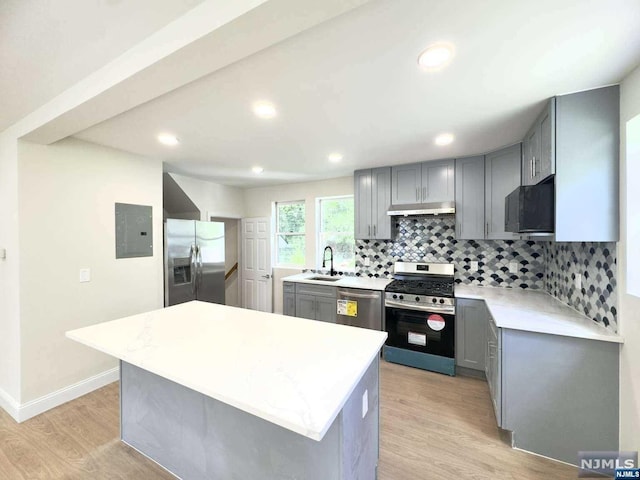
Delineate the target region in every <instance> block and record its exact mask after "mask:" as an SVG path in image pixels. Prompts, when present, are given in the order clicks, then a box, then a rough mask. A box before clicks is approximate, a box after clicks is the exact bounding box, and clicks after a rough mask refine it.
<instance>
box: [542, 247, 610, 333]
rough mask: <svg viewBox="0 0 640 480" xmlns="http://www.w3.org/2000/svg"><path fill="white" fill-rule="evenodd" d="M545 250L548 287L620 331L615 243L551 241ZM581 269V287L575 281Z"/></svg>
mask: <svg viewBox="0 0 640 480" xmlns="http://www.w3.org/2000/svg"><path fill="white" fill-rule="evenodd" d="M545 250H546V251H545V257H546V259H547V261H546V263H547V269H546V276H545V282H546V287H545V288H546V289H547V291H548V292H549V293H550V294H551V295H553V296H554V297H556V298H557V299H559V300H560V301H562V302H564V303H566V304H568V305H570V306H572V307H573V308H575V309H576V310H578V311H579V312H581V313H584V314H585V315H586V316H587V317H589V318H592V319H593V320H594V321H596V322H598V323H602V324H603V325H605V326H606V327H608V328H611V329H612V330H614V331H616V332H617V330H618V324H617V316H618V312H617V290H616V288H617V281H616V275H617V263H618V262H617V252H616V244H615V243H584V242H582V243H577V242H576V243H559V242H549V243H547V244H546V245H545ZM578 273H579V274H580V275H582V288H580V289H577V288H576V284H575V279H576V274H578Z"/></svg>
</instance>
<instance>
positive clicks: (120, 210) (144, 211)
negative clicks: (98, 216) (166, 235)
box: [116, 203, 153, 258]
mask: <svg viewBox="0 0 640 480" xmlns="http://www.w3.org/2000/svg"><path fill="white" fill-rule="evenodd" d="M151 256H153V209H152V207H150V206H147V205H132V204H129V203H116V258H134V257H151Z"/></svg>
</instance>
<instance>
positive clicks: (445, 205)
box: [387, 202, 456, 217]
mask: <svg viewBox="0 0 640 480" xmlns="http://www.w3.org/2000/svg"><path fill="white" fill-rule="evenodd" d="M452 213H456V204H455V202H436V203H411V204H408V205H391V206H390V207H389V210H388V211H387V215H390V216H404V217H408V216H409V215H447V214H452Z"/></svg>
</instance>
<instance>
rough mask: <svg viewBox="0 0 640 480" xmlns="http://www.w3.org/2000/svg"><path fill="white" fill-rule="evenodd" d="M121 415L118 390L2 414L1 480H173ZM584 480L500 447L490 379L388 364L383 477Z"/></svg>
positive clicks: (388, 479)
mask: <svg viewBox="0 0 640 480" xmlns="http://www.w3.org/2000/svg"><path fill="white" fill-rule="evenodd" d="M118 409H119V402H118V386H117V384H115V383H114V384H112V385H109V386H107V387H104V388H102V389H100V390H97V391H95V392H93V393H91V394H89V395H86V396H84V397H82V398H80V399H78V400H74V401H73V402H69V403H67V404H65V405H62V406H60V407H58V408H55V409H53V410H51V411H49V412H46V413H44V414H42V415H39V416H38V417H35V418H32V419H31V420H28V421H26V422H24V423H22V424H19V425H18V424H16V423H15V422H14V421H13V420H12V419H11V417H9V416H8V415H7V414H6V413H5V412H4V411H2V410H0V479H2V480H5V479H6V480H20V479H65V480H71V479H92V480H93V479H96V480H97V479H131V480H134V479H135V480H147V479H173V478H174V477H173V476H172V475H170V474H168V473H167V472H165V471H164V470H162V469H161V468H160V467H158V466H157V465H155V464H154V463H153V462H151V461H150V460H147V459H146V458H145V457H143V456H142V455H140V454H139V453H137V452H136V451H134V450H132V449H131V448H129V447H127V446H126V445H124V444H122V443H121V442H120V441H119V439H118V438H119V437H118V435H119V417H118V416H119V410H118ZM576 477H577V469H575V468H572V467H569V466H566V465H563V464H560V463H557V462H553V461H551V460H546V459H544V458H540V457H536V456H533V455H530V454H527V453H524V452H519V451H516V450H512V449H511V448H509V447H508V446H507V445H506V444H504V443H502V442H501V441H500V439H499V436H498V430H497V428H496V426H495V418H494V416H493V410H492V406H491V401H490V399H489V391H488V388H487V384H486V382H484V381H482V380H477V379H473V378H467V377H448V376H445V375H440V374H436V373H431V372H425V371H422V370H417V369H413V368H409V367H404V366H401V365H394V364H390V363H386V362H384V361H383V362H381V445H380V466H379V479H380V480H431V479H433V480H440V479H442V480H444V479H447V480H449V479H452V478H461V479H491V480H503V479H504V480H511V479H513V480H516V479H518V480H534V479H535V480H554V479H563V480H564V479H575V478H576ZM247 480H253V479H247ZM327 480H329V479H327Z"/></svg>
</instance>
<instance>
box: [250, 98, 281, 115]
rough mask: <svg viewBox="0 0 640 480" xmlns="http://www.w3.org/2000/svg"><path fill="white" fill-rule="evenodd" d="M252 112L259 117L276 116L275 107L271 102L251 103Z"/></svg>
mask: <svg viewBox="0 0 640 480" xmlns="http://www.w3.org/2000/svg"><path fill="white" fill-rule="evenodd" d="M253 113H255V114H256V115H257V116H258V117H260V118H273V117H275V116H276V114H277V112H276V107H275V106H274V105H273V103H269V102H257V103H255V104H254V105H253Z"/></svg>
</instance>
